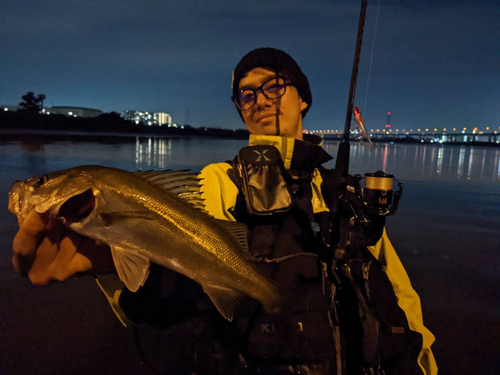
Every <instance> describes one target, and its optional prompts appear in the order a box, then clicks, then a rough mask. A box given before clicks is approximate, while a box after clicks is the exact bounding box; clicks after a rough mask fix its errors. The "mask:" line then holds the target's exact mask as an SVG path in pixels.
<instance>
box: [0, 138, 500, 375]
mask: <svg viewBox="0 0 500 375" xmlns="http://www.w3.org/2000/svg"><path fill="white" fill-rule="evenodd" d="M109 140H110V139H109V138H103V139H97V138H96V141H93V142H79V141H71V142H69V141H60V142H47V141H40V142H36V141H30V142H24V143H23V142H15V141H11V142H0V212H1V217H0V272H1V273H0V282H1V283H0V358H4V359H5V358H9V360H8V361H2V360H0V373H1V374H21V373H37V374H45V373H46V374H50V373H51V374H54V373H62V372H64V373H74V374H80V373H81V374H88V373H101V372H102V373H104V372H107V371H108V369H109V368H113V371H115V370H121V372H125V373H131V372H130V371H132V372H136V371H140V372H143V373H146V372H147V371H145V370H144V368H143V367H141V365H140V360H139V359H138V357H137V354H136V351H135V346H134V345H133V340H132V339H131V337H132V336H131V334H130V333H129V332H130V331H127V330H126V329H125V328H122V327H121V326H120V325H119V324H118V323H117V322H116V321H114V320H113V319H114V318H113V317H112V316H111V313H109V314H108V311H105V310H106V309H107V306H106V301H105V300H104V299H103V298H102V296H101V295H100V293H99V292H97V291H96V292H94V289H96V288H95V285H93V281H92V280H91V278H90V277H81V278H75V279H73V280H70V281H68V282H66V283H55V284H51V285H50V286H48V287H45V288H35V287H33V286H31V285H30V284H29V282H28V281H27V280H26V279H25V278H21V277H20V276H18V275H16V274H15V272H14V271H13V270H12V267H11V264H10V257H11V253H10V252H11V243H12V239H13V237H14V235H15V232H16V229H17V223H16V220H15V217H14V216H13V215H12V214H10V213H9V212H8V211H7V208H6V207H7V193H8V191H9V189H10V185H11V183H12V182H13V181H15V180H18V179H25V178H27V177H29V176H31V175H38V174H45V173H48V172H51V171H55V170H60V169H65V168H71V167H73V166H77V165H82V164H99V165H105V166H111V167H117V168H122V169H126V170H129V171H135V170H149V169H191V170H194V171H199V170H200V169H201V168H202V167H203V166H204V165H206V164H209V163H214V162H221V161H225V160H228V159H232V158H233V157H234V156H235V155H236V153H237V152H238V150H239V149H240V148H241V147H244V146H245V145H246V141H243V140H229V139H214V138H154V137H151V138H147V137H143V138H135V137H131V138H130V139H128V140H127V139H124V140H123V141H117V140H113V141H112V142H109ZM337 146H338V143H328V142H327V143H325V145H324V148H325V149H326V151H328V152H329V153H330V154H331V155H332V156H336V152H337ZM499 159H500V148H495V147H467V146H449V145H438V144H435V145H430V144H376V145H374V146H367V145H361V144H358V143H355V144H353V145H352V146H351V165H350V172H351V174H354V173H359V174H362V175H363V174H364V173H366V172H375V171H376V170H380V169H382V170H384V171H385V172H386V173H390V174H393V175H395V177H396V179H398V180H399V181H401V182H403V184H404V192H403V196H402V199H401V202H400V207H399V210H398V212H397V213H396V215H394V216H392V217H389V218H388V219H387V230H388V233H389V237H390V238H391V240H392V242H393V244H394V246H395V248H396V250H397V251H398V253H399V255H400V257H401V259H402V261H403V263H404V264H405V267H406V269H407V271H408V274H409V275H410V278H411V280H412V283H413V285H414V288H415V289H416V290H417V292H418V293H419V294H420V296H421V299H422V306H423V312H424V320H425V323H426V325H427V326H428V327H429V328H430V329H431V331H432V332H433V333H434V334H435V335H436V337H437V341H436V343H435V345H434V352H435V354H436V357H437V360H438V365H439V367H440V369H441V373H442V374H472V373H477V374H496V373H500V352H499V350H498V347H499V345H500V334H499V332H500V292H499V289H500V288H498V287H499V285H500V272H499V270H500V234H499V228H500V162H499ZM333 165H334V161H332V162H330V163H329V166H331V167H333ZM82 295H85V296H86V297H85V298H82V297H81V296H82ZM96 315H97V316H99V319H97V318H96ZM61 325H62V327H64V328H61ZM82 325H83V326H82ZM82 327H83V328H82ZM75 335H76V336H78V337H77V338H75ZM75 339H76V341H77V342H78V343H80V344H77V343H75ZM113 339H114V340H119V341H117V342H119V343H118V344H117V343H114V344H111V342H110V340H113ZM68 345H73V347H74V350H73V351H78V350H80V352H81V351H83V352H84V353H85V358H83V359H82V358H81V356H76V355H69V357H68V354H67V353H66V350H67V346H68ZM75 345H76V347H75ZM78 345H80V346H78ZM63 353H66V354H63Z"/></svg>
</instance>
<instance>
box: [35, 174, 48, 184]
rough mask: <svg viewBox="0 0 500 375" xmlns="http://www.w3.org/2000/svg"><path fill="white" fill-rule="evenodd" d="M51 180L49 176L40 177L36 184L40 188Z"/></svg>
mask: <svg viewBox="0 0 500 375" xmlns="http://www.w3.org/2000/svg"><path fill="white" fill-rule="evenodd" d="M48 179H49V178H48V177H47V176H43V177H40V178H39V179H38V180H36V184H37V185H38V186H42V185H43V184H44V183H46V182H47V180H48Z"/></svg>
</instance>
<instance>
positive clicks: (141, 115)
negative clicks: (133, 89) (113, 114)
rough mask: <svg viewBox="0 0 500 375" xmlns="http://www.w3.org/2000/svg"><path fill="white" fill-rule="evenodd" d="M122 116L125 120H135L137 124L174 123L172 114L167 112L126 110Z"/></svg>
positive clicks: (169, 124)
mask: <svg viewBox="0 0 500 375" xmlns="http://www.w3.org/2000/svg"><path fill="white" fill-rule="evenodd" d="M122 117H123V118H124V119H125V120H128V121H133V122H135V123H136V124H138V125H139V124H142V125H147V126H153V125H158V126H162V125H167V126H171V125H172V116H170V115H169V114H168V113H165V112H140V111H132V110H125V111H123V113H122Z"/></svg>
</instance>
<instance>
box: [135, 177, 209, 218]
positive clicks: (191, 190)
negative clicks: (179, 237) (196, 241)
mask: <svg viewBox="0 0 500 375" xmlns="http://www.w3.org/2000/svg"><path fill="white" fill-rule="evenodd" d="M134 174H135V175H136V176H137V177H139V178H141V179H143V180H145V181H146V182H147V183H149V184H151V185H154V186H156V187H159V188H160V189H162V190H166V191H168V192H170V193H172V194H175V195H177V196H178V197H179V198H182V199H183V200H184V201H186V202H188V203H189V204H190V205H192V206H193V207H195V208H197V209H199V210H201V211H205V204H204V199H203V198H202V197H201V192H200V183H199V181H200V179H199V178H198V175H197V174H196V173H189V170H178V171H172V170H163V171H146V172H134Z"/></svg>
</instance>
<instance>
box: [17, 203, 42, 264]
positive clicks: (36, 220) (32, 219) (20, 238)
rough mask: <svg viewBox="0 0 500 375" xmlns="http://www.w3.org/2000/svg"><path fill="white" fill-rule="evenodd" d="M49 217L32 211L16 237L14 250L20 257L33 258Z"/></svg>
mask: <svg viewBox="0 0 500 375" xmlns="http://www.w3.org/2000/svg"><path fill="white" fill-rule="evenodd" d="M46 223H47V217H46V216H45V215H41V214H39V213H38V212H36V211H35V210H33V211H31V212H30V213H29V215H28V216H27V217H26V220H24V222H23V223H22V225H21V227H20V228H19V231H18V232H17V234H16V236H15V237H14V243H13V244H12V250H13V251H14V253H15V254H18V255H20V256H32V255H33V254H34V253H35V250H36V247H37V245H38V241H39V237H38V233H40V232H42V231H43V230H44V229H45V226H46Z"/></svg>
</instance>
